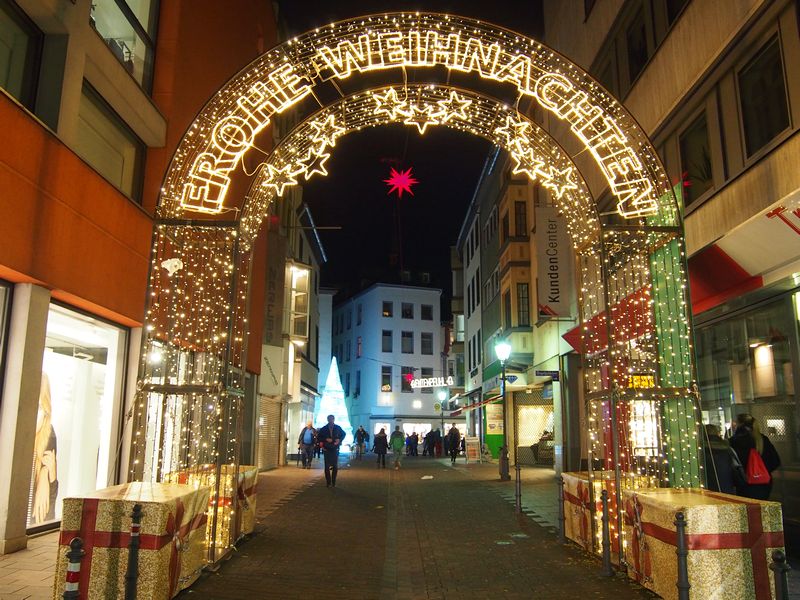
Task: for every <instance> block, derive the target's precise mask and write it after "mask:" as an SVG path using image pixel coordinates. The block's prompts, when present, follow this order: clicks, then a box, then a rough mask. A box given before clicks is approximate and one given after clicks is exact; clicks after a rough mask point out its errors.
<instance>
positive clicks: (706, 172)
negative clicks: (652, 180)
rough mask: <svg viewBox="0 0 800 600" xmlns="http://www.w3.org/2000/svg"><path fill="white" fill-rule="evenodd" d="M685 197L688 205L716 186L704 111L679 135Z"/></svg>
mask: <svg viewBox="0 0 800 600" xmlns="http://www.w3.org/2000/svg"><path fill="white" fill-rule="evenodd" d="M678 143H679V146H680V151H681V173H682V179H683V197H684V202H685V205H686V206H689V205H690V204H691V203H692V202H694V201H695V200H697V199H698V198H700V197H701V196H702V195H703V194H704V193H706V192H707V191H708V190H710V189H711V188H712V187H714V180H713V177H712V169H711V148H710V146H709V142H708V123H707V122H706V113H705V112H703V113H702V114H701V115H700V116H699V117H697V119H695V121H694V122H693V123H692V124H691V125H689V127H688V128H687V129H686V130H685V131H684V132H683V133H682V134H681V135H680V136H679V138H678Z"/></svg>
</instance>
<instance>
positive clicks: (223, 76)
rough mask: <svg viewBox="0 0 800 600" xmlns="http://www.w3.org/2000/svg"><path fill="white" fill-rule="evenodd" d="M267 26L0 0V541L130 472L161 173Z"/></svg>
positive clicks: (253, 368)
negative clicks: (0, 136) (68, 500)
mask: <svg viewBox="0 0 800 600" xmlns="http://www.w3.org/2000/svg"><path fill="white" fill-rule="evenodd" d="M212 37H213V38H214V39H215V40H216V43H218V44H220V45H222V46H224V47H225V48H226V52H225V53H224V55H223V54H222V53H219V52H218V46H217V45H216V44H214V45H212V44H208V43H207V42H206V40H208V39H211V38H212ZM274 40H275V22H274V15H273V12H272V7H271V6H270V5H269V4H268V3H262V2H257V1H255V0H253V1H249V0H248V1H247V2H244V3H242V5H241V7H240V10H239V11H237V12H236V13H235V14H233V13H231V12H230V11H227V10H225V9H224V7H222V6H220V5H219V3H215V2H210V1H202V2H197V3H192V5H191V7H190V6H188V3H179V2H164V3H159V2H158V1H157V0H142V1H139V2H126V1H124V0H113V1H110V0H103V1H97V2H90V1H89V0H75V1H73V2H58V3H53V2H43V1H41V0H20V1H14V0H2V1H0V47H1V48H2V49H3V50H2V51H0V130H2V131H3V144H2V146H1V147H0V164H2V167H3V168H2V169H0V171H1V172H2V174H0V215H1V216H2V218H0V234H1V235H2V238H3V244H2V245H0V307H2V311H0V315H2V319H3V321H2V323H0V331H2V334H0V345H2V348H0V356H2V357H3V359H2V365H0V367H1V368H0V377H2V386H1V387H0V389H2V398H1V399H0V464H2V465H3V469H1V470H0V515H2V516H1V517H0V553H6V552H12V551H14V550H18V549H20V548H23V547H25V545H26V543H27V535H28V534H30V533H33V532H36V531H38V530H41V529H47V528H53V527H57V526H58V522H59V520H60V515H61V499H62V498H63V497H65V496H67V495H80V494H81V493H86V492H89V491H93V490H95V489H98V488H103V487H106V486H108V485H113V484H115V483H118V482H121V481H125V480H126V478H127V469H126V467H125V466H123V465H126V464H127V448H128V447H129V440H130V436H131V435H132V432H131V421H130V418H129V416H130V412H129V408H130V406H131V402H132V399H133V396H134V391H135V380H136V374H137V368H138V362H139V344H140V342H139V340H140V338H141V335H140V333H141V327H142V322H143V319H144V307H145V297H146V292H147V290H146V286H147V274H148V269H149V267H150V260H149V259H150V244H151V235H152V231H153V214H154V209H155V205H156V201H157V198H158V194H159V190H160V187H161V179H162V177H163V173H164V170H165V168H166V166H167V163H168V162H169V160H170V158H171V156H172V152H173V150H174V148H175V145H176V144H177V142H178V140H179V139H180V137H181V135H182V134H183V132H184V131H185V130H186V128H187V127H188V126H189V124H190V123H191V120H192V119H193V118H194V115H195V114H196V113H197V111H198V110H199V109H200V108H201V107H202V105H203V104H204V103H205V101H206V100H207V99H208V97H209V96H210V95H211V94H212V93H213V92H214V91H215V90H216V89H217V88H218V87H219V86H220V85H221V84H222V83H224V82H225V81H226V80H227V79H228V77H229V76H230V73H234V72H236V71H237V70H238V69H239V68H241V67H242V66H243V65H245V64H247V63H248V62H249V61H251V60H252V59H254V58H255V57H257V56H258V55H259V54H260V53H261V52H263V50H264V49H265V47H269V46H271V45H272V44H273V43H274ZM258 243H259V244H261V245H262V246H261V247H263V239H262V240H261V241H260V242H258ZM256 273H257V270H256ZM251 299H252V302H253V303H254V304H256V305H257V304H258V303H259V302H261V301H263V287H260V286H258V285H256V286H254V288H253V289H252V293H251ZM251 334H253V335H255V337H256V339H258V338H259V337H260V335H261V331H260V318H259V317H258V316H256V317H255V318H254V320H253V322H251ZM252 347H255V352H253V353H252V354H253V356H251V359H252V360H251V362H250V363H249V364H248V369H249V371H250V373H251V377H252V378H255V377H257V375H258V372H259V365H260V356H259V351H258V350H259V344H258V343H257V342H256V343H255V344H251V348H252ZM77 415H80V418H77ZM27 457H30V458H27Z"/></svg>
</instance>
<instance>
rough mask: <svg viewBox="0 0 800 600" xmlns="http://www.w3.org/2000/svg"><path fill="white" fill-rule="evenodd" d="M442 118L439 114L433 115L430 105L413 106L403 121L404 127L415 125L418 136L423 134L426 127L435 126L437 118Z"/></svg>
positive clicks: (437, 121)
mask: <svg viewBox="0 0 800 600" xmlns="http://www.w3.org/2000/svg"><path fill="white" fill-rule="evenodd" d="M441 116H442V113H441V112H437V113H434V112H433V107H432V106H430V105H426V106H419V105H418V104H415V105H413V106H412V107H411V114H410V115H409V116H408V117H406V118H405V119H403V123H405V124H406V125H416V126H417V129H419V132H420V134H422V133H425V130H426V129H427V128H428V125H437V124H438V123H439V117H441Z"/></svg>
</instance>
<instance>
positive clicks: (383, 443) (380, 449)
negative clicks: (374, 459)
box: [372, 427, 389, 469]
mask: <svg viewBox="0 0 800 600" xmlns="http://www.w3.org/2000/svg"><path fill="white" fill-rule="evenodd" d="M387 450H389V441H388V440H387V439H386V432H385V431H384V430H383V427H381V430H380V431H379V432H378V433H376V434H375V440H374V441H373V443H372V451H373V452H374V453H375V454H376V455H377V456H378V468H379V469H381V468H383V469H385V468H386V452H387Z"/></svg>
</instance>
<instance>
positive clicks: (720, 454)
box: [705, 423, 747, 494]
mask: <svg viewBox="0 0 800 600" xmlns="http://www.w3.org/2000/svg"><path fill="white" fill-rule="evenodd" d="M705 433H706V439H705V459H706V480H707V483H708V489H709V490H711V491H712V492H724V493H726V494H736V490H737V488H742V487H743V486H744V485H745V484H746V483H747V482H746V480H745V476H744V468H742V463H740V462H739V457H738V455H737V454H736V452H735V451H734V449H733V448H731V445H730V443H728V440H724V439H722V436H720V434H719V427H717V426H716V425H713V424H712V423H708V424H707V425H706V426H705Z"/></svg>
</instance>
